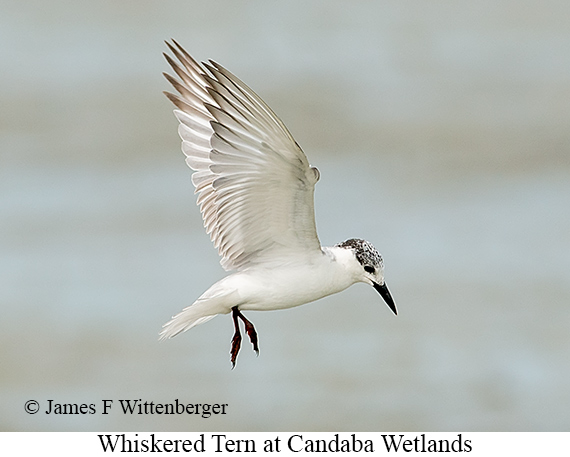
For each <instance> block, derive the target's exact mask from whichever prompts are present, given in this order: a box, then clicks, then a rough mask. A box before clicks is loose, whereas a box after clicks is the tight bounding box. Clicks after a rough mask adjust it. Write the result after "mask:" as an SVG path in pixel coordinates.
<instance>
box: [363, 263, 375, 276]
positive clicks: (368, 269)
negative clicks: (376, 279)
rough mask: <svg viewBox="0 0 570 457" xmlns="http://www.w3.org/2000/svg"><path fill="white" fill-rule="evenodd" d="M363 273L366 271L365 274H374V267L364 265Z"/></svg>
mask: <svg viewBox="0 0 570 457" xmlns="http://www.w3.org/2000/svg"><path fill="white" fill-rule="evenodd" d="M364 271H366V272H367V273H370V274H372V273H374V267H371V266H370V265H366V266H365V267H364Z"/></svg>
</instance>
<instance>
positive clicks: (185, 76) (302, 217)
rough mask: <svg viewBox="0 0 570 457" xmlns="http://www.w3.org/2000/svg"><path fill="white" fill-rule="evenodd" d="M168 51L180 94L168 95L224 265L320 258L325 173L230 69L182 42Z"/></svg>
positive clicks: (209, 230)
mask: <svg viewBox="0 0 570 457" xmlns="http://www.w3.org/2000/svg"><path fill="white" fill-rule="evenodd" d="M166 44H167V46H168V48H169V49H170V51H171V53H172V55H173V56H174V58H172V57H171V56H169V55H168V54H165V57H166V60H167V62H168V63H169V64H170V66H171V67H172V69H173V71H174V73H175V74H176V76H177V77H178V78H176V77H174V76H171V75H169V74H166V73H165V77H166V79H167V80H168V82H169V83H170V84H171V85H172V87H173V88H174V89H175V90H176V92H177V93H178V94H172V93H169V92H165V94H166V96H167V97H168V98H169V99H170V101H171V102H172V103H173V104H174V105H175V106H176V108H177V109H176V110H174V113H175V115H176V118H177V119H178V121H179V122H180V124H179V128H178V133H179V135H180V137H181V138H182V151H183V152H184V154H185V156H186V163H187V164H188V166H189V167H190V168H191V169H192V170H194V173H193V175H192V183H193V184H194V186H195V188H196V193H197V194H198V199H197V203H198V205H199V206H200V211H201V213H202V218H203V219H204V227H205V228H206V231H207V233H208V234H209V235H210V238H211V240H212V242H213V243H214V246H215V247H216V248H217V249H218V252H219V254H220V256H221V261H220V262H221V264H222V266H223V267H224V268H225V269H226V270H233V269H237V270H243V269H246V268H248V267H251V266H254V265H256V264H259V263H265V262H268V261H269V260H270V259H271V258H272V257H274V258H281V259H282V258H283V257H284V256H285V257H287V256H289V258H290V259H294V258H297V257H303V254H306V255H313V254H314V253H315V251H320V242H319V239H318V237H317V232H316V227H315V216H314V203H313V200H314V198H313V194H314V186H315V184H316V182H317V181H318V177H319V174H318V171H317V170H316V168H312V167H311V166H310V165H309V161H308V160H307V157H306V156H305V154H304V153H303V151H302V150H301V148H300V147H299V145H298V144H297V143H296V142H295V140H294V139H293V137H292V136H291V134H290V133H289V131H288V130H287V127H285V125H284V124H283V122H282V121H281V120H280V119H279V118H278V117H277V115H276V114H275V113H274V112H273V111H272V110H271V108H269V106H267V104H266V103H265V102H264V101H263V100H261V98H259V96H258V95H257V94H256V93H255V92H254V91H253V90H251V89H250V88H249V87H248V86H247V85H246V84H245V83H243V82H242V81H241V80H240V79H239V78H237V77H236V76H234V75H233V74H232V73H230V72H229V71H228V70H226V69H225V68H224V67H222V66H221V65H219V64H217V63H216V62H213V61H209V63H204V64H203V66H201V65H200V64H198V63H197V62H196V61H195V60H194V59H193V58H192V57H191V56H190V55H189V54H188V53H187V52H186V51H185V50H184V49H183V48H182V46H180V45H179V44H178V43H177V42H176V41H175V40H172V44H171V43H168V42H167V43H166ZM175 59H176V60H175Z"/></svg>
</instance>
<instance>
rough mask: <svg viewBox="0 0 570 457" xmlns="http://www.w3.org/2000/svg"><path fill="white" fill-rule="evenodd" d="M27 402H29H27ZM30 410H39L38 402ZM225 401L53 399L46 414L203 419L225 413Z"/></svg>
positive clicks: (49, 401) (49, 402) (48, 402)
mask: <svg viewBox="0 0 570 457" xmlns="http://www.w3.org/2000/svg"><path fill="white" fill-rule="evenodd" d="M28 403H29V402H28ZM34 403H35V404H36V409H35V411H34V412H32V410H31V408H27V409H26V410H27V412H28V413H30V414H35V413H36V412H38V411H39V404H38V403H37V402H34ZM227 408H228V404H227V403H221V404H220V403H183V402H181V401H179V400H178V399H175V400H174V401H173V402H172V403H156V402H153V401H143V400H142V399H137V400H117V401H115V400H101V402H100V405H99V406H97V405H96V404H95V403H89V404H87V403H81V404H79V403H57V402H55V401H54V400H48V401H47V408H46V410H45V413H46V414H97V413H98V412H99V413H100V414H109V413H110V412H112V411H117V410H118V411H120V412H121V413H123V414H189V415H196V416H201V417H203V418H205V419H207V418H208V417H210V416H211V415H212V414H213V415H218V414H224V415H225V414H226V413H227Z"/></svg>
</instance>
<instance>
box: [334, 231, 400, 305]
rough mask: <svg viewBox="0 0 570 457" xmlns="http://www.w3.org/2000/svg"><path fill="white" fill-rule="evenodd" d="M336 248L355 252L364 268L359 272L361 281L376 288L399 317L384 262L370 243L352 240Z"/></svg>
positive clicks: (356, 239)
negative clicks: (385, 272)
mask: <svg viewBox="0 0 570 457" xmlns="http://www.w3.org/2000/svg"><path fill="white" fill-rule="evenodd" d="M336 246H337V247H339V248H344V249H350V250H352V251H353V252H354V256H355V257H356V260H357V261H358V263H359V264H360V266H361V268H362V271H361V272H360V271H359V273H361V276H360V278H359V281H360V282H365V283H366V284H370V285H371V286H372V287H374V289H376V290H377V291H378V293H379V294H380V295H381V296H382V298H383V299H384V301H385V302H386V304H387V305H388V307H389V308H390V309H391V310H392V312H393V313H394V314H396V315H397V314H398V310H397V309H396V304H395V303H394V300H393V299H392V295H391V294H390V291H389V290H388V287H387V286H386V282H385V281H384V261H383V260H382V256H381V255H380V253H379V252H378V251H377V250H376V248H375V247H374V246H372V244H371V243H369V242H368V241H366V240H361V239H358V238H351V239H350V240H346V241H343V242H342V243H339V244H337V245H336Z"/></svg>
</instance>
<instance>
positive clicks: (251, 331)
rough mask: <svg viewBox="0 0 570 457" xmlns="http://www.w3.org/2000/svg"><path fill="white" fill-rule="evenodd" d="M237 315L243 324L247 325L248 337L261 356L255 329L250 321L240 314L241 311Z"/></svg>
mask: <svg viewBox="0 0 570 457" xmlns="http://www.w3.org/2000/svg"><path fill="white" fill-rule="evenodd" d="M237 315H238V316H239V318H240V319H241V320H242V321H243V324H244V325H245V331H246V332H247V336H249V341H251V344H252V345H253V350H254V351H255V353H256V354H257V355H258V356H259V347H258V346H257V332H256V331H255V327H254V326H253V324H252V323H251V322H250V321H248V320H247V319H246V318H245V316H244V315H243V314H242V313H240V312H239V310H238V312H237Z"/></svg>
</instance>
